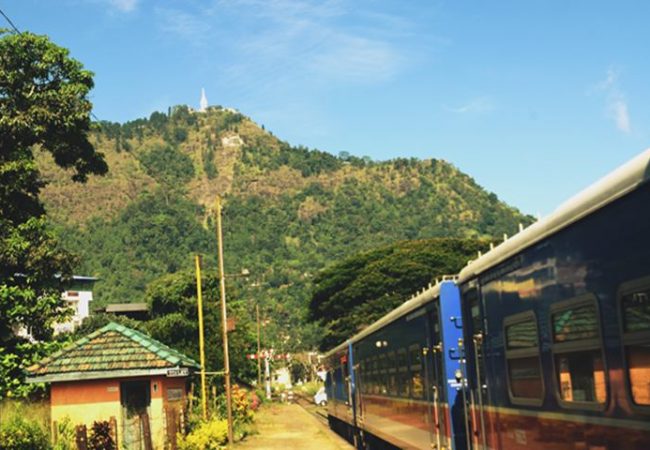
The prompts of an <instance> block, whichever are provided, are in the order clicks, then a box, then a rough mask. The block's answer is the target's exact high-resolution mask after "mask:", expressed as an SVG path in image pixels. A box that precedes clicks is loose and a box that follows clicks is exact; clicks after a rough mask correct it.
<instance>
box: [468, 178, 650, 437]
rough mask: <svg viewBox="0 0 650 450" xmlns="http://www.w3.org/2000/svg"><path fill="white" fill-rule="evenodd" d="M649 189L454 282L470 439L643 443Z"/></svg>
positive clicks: (649, 329) (648, 399)
mask: <svg viewBox="0 0 650 450" xmlns="http://www.w3.org/2000/svg"><path fill="white" fill-rule="evenodd" d="M649 205H650V185H649V184H647V183H646V184H644V185H642V186H641V187H640V188H638V189H637V190H635V191H633V192H632V193H630V194H628V195H626V196H624V197H622V198H619V199H618V200H616V201H614V202H613V203H611V204H609V205H607V206H606V207H604V208H602V209H600V210H598V211H596V212H595V213H593V214H591V215H588V216H586V217H585V218H583V219H581V220H580V221H578V222H575V223H573V224H572V225H570V226H569V227H567V228H565V229H563V230H562V231H560V232H559V233H557V234H554V235H552V236H550V237H549V238H547V239H545V240H543V241H541V242H538V243H536V244H535V245H533V246H532V247H530V248H527V249H525V250H524V251H522V252H521V253H520V254H518V255H516V256H514V257H512V258H510V259H508V260H506V261H505V262H503V263H501V264H499V265H498V266H496V267H493V268H491V269H490V270H488V271H486V272H485V273H483V274H481V275H480V276H479V277H478V278H476V279H473V280H469V281H468V282H466V283H464V284H463V286H462V289H463V308H464V311H463V312H464V318H465V320H464V324H465V331H466V332H465V344H466V351H467V352H466V353H467V372H468V375H469V383H470V390H469V392H468V394H469V397H470V398H469V399H468V403H469V404H470V407H469V413H470V414H469V422H470V428H471V434H472V441H473V445H474V446H475V447H476V448H482V447H484V446H487V447H490V448H503V449H523V448H526V449H536V448H539V449H542V448H544V449H553V450H555V449H557V450H561V449H575V448H599V449H600V448H602V449H604V448H608V449H614V448H621V449H644V448H650V300H649V298H650V207H649Z"/></svg>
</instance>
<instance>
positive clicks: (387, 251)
mask: <svg viewBox="0 0 650 450" xmlns="http://www.w3.org/2000/svg"><path fill="white" fill-rule="evenodd" d="M487 244H488V243H487V242H486V241H481V240H476V239H459V238H436V239H426V240H417V241H403V242H399V243H397V244H393V245H390V246H385V247H381V248H378V249H376V250H372V251H369V252H363V253H360V254H358V255H356V256H353V257H351V258H348V259H346V260H344V261H343V262H340V263H338V264H334V265H333V266H331V267H329V268H327V269H325V270H324V271H322V272H321V273H320V274H319V275H318V276H317V278H316V280H315V285H314V289H313V295H312V298H311V302H310V305H309V311H310V315H311V319H312V320H316V321H319V322H320V323H321V324H322V325H323V326H324V327H325V329H326V332H325V333H324V334H323V336H322V337H321V348H322V349H323V350H326V349H328V348H331V347H333V346H335V345H337V344H339V343H341V342H343V341H344V340H345V339H347V338H349V337H350V336H352V335H354V334H355V333H357V332H358V331H360V330H361V329H362V328H365V327H366V326H368V325H370V324H371V323H372V322H374V321H375V320H377V319H379V318H380V317H382V316H383V315H384V314H386V313H388V312H389V311H390V310H391V309H393V308H395V307H397V306H398V305H400V304H401V303H403V302H405V301H406V300H408V299H409V297H410V296H411V295H413V293H415V291H417V290H418V289H421V288H423V287H425V286H426V285H427V284H429V283H431V282H432V281H434V279H435V278H436V277H440V276H442V275H448V274H453V273H457V272H458V271H459V270H460V269H461V268H462V267H463V265H464V264H465V263H466V262H467V260H468V259H469V258H471V257H472V256H474V255H475V254H476V252H477V251H478V250H480V249H482V248H485V247H486V246H487Z"/></svg>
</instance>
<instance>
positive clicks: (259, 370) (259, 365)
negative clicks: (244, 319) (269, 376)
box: [255, 304, 262, 386]
mask: <svg viewBox="0 0 650 450" xmlns="http://www.w3.org/2000/svg"><path fill="white" fill-rule="evenodd" d="M255 318H256V319H257V386H262V361H261V360H260V357H261V356H262V354H261V352H262V344H261V341H262V340H261V337H260V305H259V304H256V305H255Z"/></svg>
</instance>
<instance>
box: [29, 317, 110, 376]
mask: <svg viewBox="0 0 650 450" xmlns="http://www.w3.org/2000/svg"><path fill="white" fill-rule="evenodd" d="M112 323H114V322H110V323H109V324H108V325H105V326H103V327H102V328H100V329H99V330H95V331H93V332H92V333H90V334H89V335H88V336H84V337H82V338H80V339H77V340H76V341H74V342H73V343H72V344H70V345H68V346H66V347H63V348H62V349H61V350H58V351H56V352H54V353H52V354H51V355H49V356H46V357H45V358H43V359H41V360H40V361H38V362H36V363H34V364H32V365H31V366H29V367H28V368H27V371H28V372H33V371H35V370H37V369H38V368H39V367H43V366H46V365H48V364H49V363H51V362H52V361H54V360H55V359H59V358H60V357H62V356H63V355H65V354H66V353H69V352H71V351H73V350H76V349H77V348H79V347H81V346H82V345H84V344H86V343H87V342H89V341H91V340H93V339H94V338H96V337H97V336H99V335H100V334H102V333H104V331H107V330H105V328H107V327H108V326H109V325H111V324H112Z"/></svg>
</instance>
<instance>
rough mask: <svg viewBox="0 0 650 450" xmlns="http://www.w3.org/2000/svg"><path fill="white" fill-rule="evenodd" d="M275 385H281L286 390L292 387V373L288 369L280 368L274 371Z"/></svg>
mask: <svg viewBox="0 0 650 450" xmlns="http://www.w3.org/2000/svg"><path fill="white" fill-rule="evenodd" d="M273 384H281V385H284V387H285V388H290V387H291V372H290V371H289V368H288V367H278V368H277V369H274V370H273Z"/></svg>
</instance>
